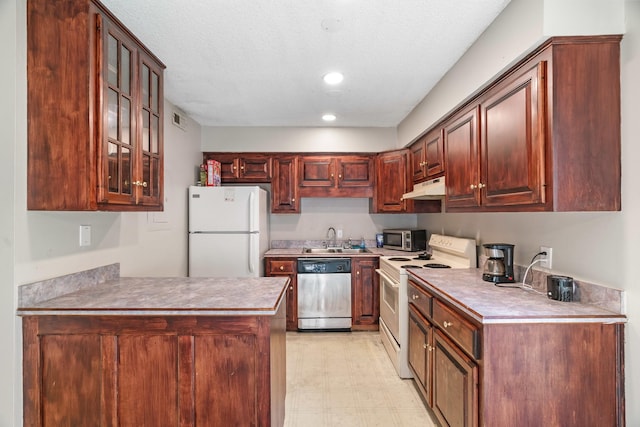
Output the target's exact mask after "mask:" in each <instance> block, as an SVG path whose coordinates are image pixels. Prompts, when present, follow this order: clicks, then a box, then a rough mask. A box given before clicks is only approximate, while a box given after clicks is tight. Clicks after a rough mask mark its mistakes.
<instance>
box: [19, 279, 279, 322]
mask: <svg viewBox="0 0 640 427" xmlns="http://www.w3.org/2000/svg"><path fill="white" fill-rule="evenodd" d="M288 284H289V278H287V277H257V278H191V277H172V278H156V277H121V278H115V279H112V280H107V281H105V282H102V283H100V284H97V285H94V286H89V287H85V288H82V289H79V290H75V291H72V292H69V293H66V294H64V295H60V296H56V297H54V298H51V299H47V300H44V301H39V302H33V303H26V304H25V303H23V304H21V306H20V307H19V308H18V311H17V314H18V315H23V316H24V315H49V314H51V315H127V316H130V315H144V316H155V315H180V316H186V315H197V316H226V315H236V316H237V315H239V316H243V315H245V316H246V315H273V314H275V313H276V312H277V310H278V307H279V305H280V304H281V303H282V301H283V300H284V295H285V291H286V288H287V286H288Z"/></svg>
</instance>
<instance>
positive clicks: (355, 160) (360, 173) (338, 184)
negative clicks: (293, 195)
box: [298, 155, 375, 197]
mask: <svg viewBox="0 0 640 427" xmlns="http://www.w3.org/2000/svg"><path fill="white" fill-rule="evenodd" d="M374 158H375V157H374V156H373V155H343V156H336V155H318V156H316V155H314V156H301V157H300V165H299V172H298V173H299V178H298V185H299V186H300V196H301V197H371V196H372V195H373V185H374V180H375V169H374Z"/></svg>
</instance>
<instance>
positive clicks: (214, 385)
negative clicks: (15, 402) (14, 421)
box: [23, 304, 286, 426]
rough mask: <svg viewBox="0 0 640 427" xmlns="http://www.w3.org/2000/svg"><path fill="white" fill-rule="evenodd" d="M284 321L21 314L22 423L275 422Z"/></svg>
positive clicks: (280, 317)
mask: <svg viewBox="0 0 640 427" xmlns="http://www.w3.org/2000/svg"><path fill="white" fill-rule="evenodd" d="M284 316H285V306H284V304H282V305H281V307H280V309H279V311H278V313H277V314H276V315H274V316H167V317H163V316H148V317H145V316H82V315H77V316H26V317H24V318H23V336H24V339H23V345H24V377H23V384H24V425H25V426H59V425H72V426H93V425H122V426H141V425H182V426H196V425H243V426H244V425H246V426H249V425H252V426H269V425H283V423H284V399H285V393H286V385H285V362H286V356H285V347H286V344H285V319H284Z"/></svg>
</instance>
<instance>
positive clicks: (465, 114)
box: [444, 36, 621, 212]
mask: <svg viewBox="0 0 640 427" xmlns="http://www.w3.org/2000/svg"><path fill="white" fill-rule="evenodd" d="M444 147H445V156H446V171H445V176H446V184H447V196H446V209H447V211H450V212H462V211H616V210H620V207H621V202H620V36H593V37H588V36H584V37H582V36H581V37H554V38H551V39H549V41H547V42H546V43H545V44H543V45H542V46H541V47H540V48H539V49H538V50H537V51H535V52H533V53H532V54H531V55H530V56H529V57H527V58H525V59H524V60H523V61H522V62H521V63H520V64H518V65H516V66H515V67H514V68H512V69H511V70H509V71H508V72H506V73H505V74H504V75H503V76H502V77H501V78H500V79H499V80H497V81H496V82H494V83H492V84H491V85H489V87H488V89H487V90H485V91H484V92H482V93H481V94H480V95H479V96H478V97H476V98H474V99H473V100H472V101H471V102H470V103H469V104H467V105H466V106H464V107H463V108H461V110H460V112H458V113H454V115H453V116H452V117H451V118H449V119H447V120H446V121H445V123H444Z"/></svg>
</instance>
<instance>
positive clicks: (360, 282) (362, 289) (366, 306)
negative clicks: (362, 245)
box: [351, 257, 380, 330]
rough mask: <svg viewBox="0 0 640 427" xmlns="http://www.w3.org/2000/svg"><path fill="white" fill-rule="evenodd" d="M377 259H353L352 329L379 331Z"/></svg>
mask: <svg viewBox="0 0 640 427" xmlns="http://www.w3.org/2000/svg"><path fill="white" fill-rule="evenodd" d="M377 268H378V259H377V258H360V257H358V258H355V257H354V258H352V259H351V292H352V298H351V300H352V305H353V307H352V310H351V311H352V315H353V319H352V329H353V330H362V329H373V330H377V329H378V321H379V317H380V282H379V277H378V274H377V273H376V269H377Z"/></svg>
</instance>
